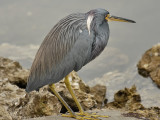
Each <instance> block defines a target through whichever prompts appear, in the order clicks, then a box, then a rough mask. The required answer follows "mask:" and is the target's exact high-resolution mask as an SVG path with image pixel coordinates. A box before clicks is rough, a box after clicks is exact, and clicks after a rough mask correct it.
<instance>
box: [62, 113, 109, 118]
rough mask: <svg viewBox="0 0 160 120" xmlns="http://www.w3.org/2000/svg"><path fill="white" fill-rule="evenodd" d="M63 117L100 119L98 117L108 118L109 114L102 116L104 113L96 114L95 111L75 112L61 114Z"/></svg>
mask: <svg viewBox="0 0 160 120" xmlns="http://www.w3.org/2000/svg"><path fill="white" fill-rule="evenodd" d="M62 116H63V117H70V118H75V119H77V120H101V119H100V117H102V118H108V117H109V116H104V115H96V113H86V112H83V113H76V114H75V115H71V114H62Z"/></svg>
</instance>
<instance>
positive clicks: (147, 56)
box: [137, 44, 160, 87]
mask: <svg viewBox="0 0 160 120" xmlns="http://www.w3.org/2000/svg"><path fill="white" fill-rule="evenodd" d="M137 67H138V72H139V74H140V75H142V76H144V77H150V78H151V79H152V80H153V81H154V82H155V83H156V84H157V86H158V87H160V44H157V45H155V46H153V47H152V48H151V49H149V50H147V51H146V52H145V53H144V55H143V56H142V58H141V60H140V61H139V63H138V65H137Z"/></svg>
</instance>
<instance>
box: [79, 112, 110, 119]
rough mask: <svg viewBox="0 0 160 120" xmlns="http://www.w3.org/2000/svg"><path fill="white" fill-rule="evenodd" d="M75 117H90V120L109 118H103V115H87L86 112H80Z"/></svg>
mask: <svg viewBox="0 0 160 120" xmlns="http://www.w3.org/2000/svg"><path fill="white" fill-rule="evenodd" d="M76 115H79V116H86V117H92V118H99V117H100V118H108V117H109V116H105V115H97V114H96V113H87V112H80V113H76Z"/></svg>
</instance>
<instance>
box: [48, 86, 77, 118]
mask: <svg viewBox="0 0 160 120" xmlns="http://www.w3.org/2000/svg"><path fill="white" fill-rule="evenodd" d="M49 87H50V89H51V90H52V92H53V93H54V94H55V96H56V97H57V98H58V99H59V100H60V101H61V103H62V104H63V105H64V106H65V108H66V109H67V110H68V112H69V113H70V115H71V116H75V113H74V112H73V110H72V109H71V108H70V107H69V105H68V104H67V103H66V102H65V101H64V99H63V98H62V97H61V96H60V94H59V93H58V92H57V91H55V85H54V84H51V85H49Z"/></svg>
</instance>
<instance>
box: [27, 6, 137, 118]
mask: <svg viewBox="0 0 160 120" xmlns="http://www.w3.org/2000/svg"><path fill="white" fill-rule="evenodd" d="M108 21H121V22H130V23H135V22H134V21H133V20H129V19H125V18H121V17H116V16H110V14H109V12H108V11H107V10H104V9H94V10H90V11H89V12H87V13H74V14H70V15H68V16H66V17H65V18H63V19H61V20H60V21H59V22H58V23H57V24H56V25H55V26H54V27H53V28H52V29H51V31H50V32H49V34H48V35H47V36H46V37H45V39H44V41H43V43H42V44H41V46H40V48H39V50H38V52H37V54H36V56H35V59H34V62H33V64H32V67H31V70H30V75H29V78H28V83H27V87H26V91H27V92H30V91H33V90H38V89H39V88H41V87H42V86H44V85H47V84H49V86H50V88H51V90H52V91H53V93H54V94H55V95H56V96H57V97H58V98H59V100H60V101H61V102H62V104H63V105H64V106H65V107H66V109H67V110H68V111H69V113H70V115H64V116H68V117H74V118H76V119H92V118H96V117H105V116H99V115H93V114H91V115H90V114H87V113H85V112H84V110H83V108H82V107H81V105H80V103H79V102H78V100H77V98H76V96H75V95H74V92H73V90H72V88H71V85H70V83H69V73H70V72H71V71H73V70H74V71H79V70H80V69H81V68H82V67H83V66H84V65H86V64H87V63H89V62H90V61H92V60H93V59H95V58H96V57H97V56H98V55H99V54H100V53H101V52H102V51H103V49H104V48H105V46H106V45H107V42H108V38H109V26H108ZM64 77H65V80H64V82H65V84H66V87H67V88H68V90H69V92H70V94H71V95H72V97H73V99H74V101H75V102H76V105H77V106H78V109H79V111H80V113H79V114H75V113H74V112H73V111H72V109H71V108H70V107H69V105H68V104H67V103H66V102H65V101H64V100H63V98H62V97H61V96H60V95H59V94H58V93H57V92H56V91H55V86H54V83H56V82H58V81H60V80H61V79H63V78H64Z"/></svg>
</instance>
